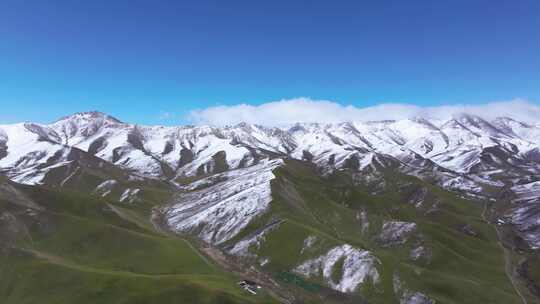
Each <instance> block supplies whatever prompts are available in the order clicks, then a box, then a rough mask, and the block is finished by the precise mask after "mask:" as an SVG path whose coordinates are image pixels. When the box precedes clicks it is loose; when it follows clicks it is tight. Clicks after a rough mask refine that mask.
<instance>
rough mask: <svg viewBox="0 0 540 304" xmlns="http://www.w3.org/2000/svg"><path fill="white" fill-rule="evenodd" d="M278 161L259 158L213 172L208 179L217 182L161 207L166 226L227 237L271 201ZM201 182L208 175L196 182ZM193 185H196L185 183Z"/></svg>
mask: <svg viewBox="0 0 540 304" xmlns="http://www.w3.org/2000/svg"><path fill="white" fill-rule="evenodd" d="M281 164H283V161H282V160H281V159H276V160H263V161H261V162H260V163H259V164H257V165H254V166H251V167H247V168H242V169H237V170H231V171H227V172H225V173H221V174H218V175H215V176H214V177H212V179H215V180H218V181H219V182H217V183H216V184H212V183H210V184H211V185H209V186H208V187H204V188H202V189H199V190H194V191H191V192H189V193H185V194H181V195H179V196H178V197H176V199H175V203H174V205H172V206H170V207H167V208H165V209H164V210H163V211H164V214H165V218H166V221H167V224H168V226H169V227H171V229H173V230H174V231H177V232H191V233H195V234H197V235H198V236H199V237H200V238H201V239H203V240H204V241H206V242H209V243H213V244H220V243H223V242H225V241H227V240H230V239H231V238H233V237H234V236H235V235H237V234H238V233H239V232H240V231H241V230H242V229H243V228H245V227H246V226H247V225H248V224H249V223H250V222H251V221H252V220H253V219H255V218H256V217H258V216H260V215H262V214H263V213H265V212H266V210H267V209H268V206H269V205H270V202H271V201H272V196H271V189H270V181H271V180H272V179H274V178H275V176H274V174H273V173H272V170H274V169H275V168H277V167H278V166H280V165H281ZM205 183H208V179H204V180H201V181H198V182H196V185H200V184H205ZM193 187H194V189H197V188H198V187H197V186H188V188H193Z"/></svg>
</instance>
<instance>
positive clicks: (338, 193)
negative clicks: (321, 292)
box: [240, 161, 521, 304]
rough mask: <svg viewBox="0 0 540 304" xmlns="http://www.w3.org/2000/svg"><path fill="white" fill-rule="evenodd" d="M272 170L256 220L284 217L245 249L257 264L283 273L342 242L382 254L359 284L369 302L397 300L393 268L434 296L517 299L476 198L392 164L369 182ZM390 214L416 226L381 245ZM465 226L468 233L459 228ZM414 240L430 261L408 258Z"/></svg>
mask: <svg viewBox="0 0 540 304" xmlns="http://www.w3.org/2000/svg"><path fill="white" fill-rule="evenodd" d="M275 174H276V175H277V178H276V179H275V180H274V181H273V185H272V187H273V197H274V201H273V204H272V212H271V213H269V214H267V215H266V216H265V217H263V218H261V219H259V224H262V223H265V222H268V221H269V220H270V219H272V218H281V219H283V220H284V222H282V224H281V225H280V226H279V228H277V229H274V230H272V231H270V232H269V233H268V234H267V235H266V236H265V239H264V242H263V243H262V244H261V245H260V246H258V247H253V248H251V249H252V251H253V252H254V253H256V254H257V255H258V256H259V257H265V258H268V259H269V261H270V262H269V263H268V264H267V265H265V266H264V267H263V268H264V269H266V270H267V271H270V272H273V273H275V274H279V273H282V272H283V271H288V272H289V273H290V271H291V270H292V269H293V268H294V267H296V266H297V265H299V264H300V263H301V262H302V261H305V260H307V259H310V258H314V257H317V256H320V255H322V254H324V253H325V252H327V251H328V250H329V249H330V248H332V247H335V246H337V245H339V244H344V243H347V244H351V245H353V246H355V247H358V248H362V249H366V250H369V251H371V252H372V253H373V254H374V255H375V256H376V257H377V258H378V259H379V260H380V261H381V264H380V266H379V267H378V270H379V273H380V274H381V281H380V283H378V284H375V285H373V284H371V283H367V284H364V285H363V286H362V287H361V288H360V289H359V290H358V293H359V294H361V295H363V296H364V297H365V298H367V300H368V301H369V302H370V303H398V298H397V296H396V294H395V293H394V288H393V278H394V276H395V275H398V276H399V278H400V279H401V280H402V281H403V282H405V285H406V286H407V289H409V290H412V291H420V292H422V293H425V294H427V295H429V297H430V298H432V299H434V300H435V301H437V303H455V304H458V303H471V304H472V303H521V300H520V298H519V297H518V295H517V294H516V292H515V290H514V288H513V286H512V284H511V282H510V280H509V279H508V277H507V276H506V274H505V264H504V256H503V252H502V250H501V248H500V247H499V245H498V243H497V236H496V232H495V230H494V229H493V227H491V226H489V225H488V224H487V223H485V222H484V221H483V219H482V216H481V214H482V210H483V204H482V203H481V202H472V201H468V200H464V199H461V198H459V197H458V196H457V195H456V194H454V193H450V192H447V191H444V190H441V189H440V188H439V187H437V186H434V185H430V184H428V183H426V182H423V181H421V180H419V179H417V178H414V177H410V176H405V175H401V174H399V173H397V172H394V171H392V170H389V171H388V172H384V173H383V174H384V176H382V178H381V179H380V180H379V181H378V182H375V183H371V184H370V183H353V182H352V179H351V176H350V174H349V173H347V172H341V173H337V174H335V175H332V176H329V177H325V178H322V177H320V176H319V175H318V174H317V172H316V171H315V169H314V168H312V167H311V166H309V165H306V164H305V163H302V162H297V161H288V162H287V164H286V166H284V167H281V168H278V169H277V170H276V172H275ZM383 180H384V187H382V186H381V183H382V181H383ZM419 189H425V191H426V195H425V198H424V199H423V203H422V206H421V207H415V206H414V204H412V203H410V202H409V200H410V198H411V197H412V196H413V194H414V193H417V192H418V190H419ZM422 191H424V190H422ZM430 209H432V211H429V210H430ZM361 211H365V212H366V214H367V217H368V220H369V228H368V229H367V230H366V231H362V229H361V221H359V219H358V217H357V215H358V213H359V212H361ZM389 220H393V221H396V220H399V221H406V222H414V223H416V225H417V233H416V234H415V236H413V237H411V240H409V241H408V242H407V243H405V244H403V245H397V246H384V245H383V244H381V243H380V242H379V240H378V234H379V232H380V229H381V226H382V223H383V222H384V221H389ZM466 225H467V226H468V227H470V229H471V230H472V231H474V234H475V235H470V234H467V233H465V232H464V231H463V228H462V227H464V226H466ZM256 226H257V224H254V225H253V227H256ZM253 229H255V228H253ZM248 233H249V230H248V232H245V233H244V234H243V235H244V236H245V235H247V234H248ZM308 236H315V237H316V238H317V240H318V242H316V245H315V246H314V247H313V248H311V249H310V250H307V251H304V252H302V253H301V251H302V247H303V242H304V240H305V239H306V238H307V237H308ZM240 237H242V236H240ZM416 242H422V244H423V245H424V246H425V247H427V248H429V250H430V258H429V261H426V260H417V261H414V260H412V259H411V258H410V256H409V255H410V249H411V248H412V246H413V245H414V244H415V243H416ZM335 267H340V263H336V266H335ZM336 272H339V269H336ZM291 275H294V274H291ZM302 279H303V280H299V281H298V282H303V281H305V280H307V282H308V284H307V286H308V287H307V289H309V288H310V286H311V285H309V282H311V283H312V284H315V286H325V285H326V283H325V282H324V280H323V279H322V277H319V278H309V279H308V278H302ZM293 281H294V280H293ZM301 284H304V283H301Z"/></svg>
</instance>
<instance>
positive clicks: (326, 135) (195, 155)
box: [0, 112, 540, 192]
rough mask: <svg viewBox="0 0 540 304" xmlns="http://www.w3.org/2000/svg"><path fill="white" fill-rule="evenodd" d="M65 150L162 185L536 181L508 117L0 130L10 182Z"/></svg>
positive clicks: (533, 138)
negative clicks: (397, 176) (285, 174)
mask: <svg viewBox="0 0 540 304" xmlns="http://www.w3.org/2000/svg"><path fill="white" fill-rule="evenodd" d="M73 149H79V150H82V151H86V152H88V153H90V154H92V155H95V156H97V157H99V158H101V159H103V160H105V161H107V162H110V163H112V164H115V165H117V166H120V167H122V168H125V169H128V170H131V171H132V172H133V173H134V174H138V175H142V176H146V177H152V178H164V179H175V178H181V177H189V176H196V175H204V174H208V173H216V172H221V171H225V170H228V169H235V168H240V167H247V166H251V165H254V164H256V163H258V162H259V161H260V160H261V159H265V158H276V157H290V158H294V159H303V160H308V161H311V162H313V163H314V164H316V165H317V166H318V167H319V168H320V169H321V171H322V172H331V171H332V170H334V169H342V168H350V169H353V170H358V171H363V170H374V169H377V168H378V167H384V166H389V165H397V166H401V167H402V168H403V170H405V171H408V172H410V173H411V174H415V175H420V176H421V175H425V174H429V173H430V172H429V171H431V172H433V171H437V172H440V173H441V174H439V175H440V176H442V177H440V178H439V182H440V183H441V185H443V186H445V187H447V188H452V189H461V190H466V191H468V192H480V191H481V190H480V188H479V187H481V186H482V185H492V186H502V185H503V184H504V183H505V182H507V181H511V182H512V184H513V185H514V184H523V183H526V182H535V180H534V178H531V176H534V175H537V174H539V173H540V126H539V125H531V124H526V123H523V122H519V121H516V120H513V119H511V118H508V117H501V118H497V119H495V120H493V121H486V120H484V119H482V118H480V117H478V116H471V115H466V114H462V115H459V116H457V117H454V118H452V119H449V120H447V121H439V120H428V119H424V118H415V119H409V120H399V121H374V122H346V123H339V124H318V123H298V124H296V125H294V126H291V127H288V128H277V127H264V126H259V125H250V124H239V125H235V126H227V127H212V126H178V127H164V126H140V125H134V124H128V123H123V122H121V121H120V120H118V119H116V118H114V117H111V116H109V115H106V114H103V113H99V112H85V113H77V114H74V115H71V116H67V117H64V118H62V119H60V120H58V121H56V122H54V123H52V124H47V125H45V124H36V123H19V124H11V125H0V168H1V169H2V171H3V172H4V174H5V175H7V176H8V177H9V178H11V179H12V180H14V181H16V182H20V183H26V184H39V183H40V182H42V180H43V178H44V177H45V176H46V175H47V172H48V171H50V170H51V169H52V168H55V167H58V166H65V165H67V164H69V162H70V161H71V159H70V153H71V152H72V150H73ZM426 169H428V171H426ZM529 179H532V180H529Z"/></svg>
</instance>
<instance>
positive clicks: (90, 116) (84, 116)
mask: <svg viewBox="0 0 540 304" xmlns="http://www.w3.org/2000/svg"><path fill="white" fill-rule="evenodd" d="M95 120H104V121H107V122H109V123H116V124H120V123H122V121H120V120H119V119H117V118H115V117H113V116H111V115H109V114H106V113H103V112H99V111H88V112H77V113H75V114H72V115H68V116H64V117H62V118H60V119H59V120H57V121H56V122H55V123H58V122H65V121H71V122H86V123H87V122H91V121H95Z"/></svg>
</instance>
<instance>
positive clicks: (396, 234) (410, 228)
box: [378, 221, 416, 247]
mask: <svg viewBox="0 0 540 304" xmlns="http://www.w3.org/2000/svg"><path fill="white" fill-rule="evenodd" d="M414 231H416V224H415V223H409V222H400V221H388V222H384V224H383V226H382V229H381V232H380V233H379V235H378V241H379V242H380V243H381V245H382V246H385V247H389V246H396V245H401V244H404V243H405V242H407V240H408V239H409V237H410V236H411V235H412V234H413V232H414Z"/></svg>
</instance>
